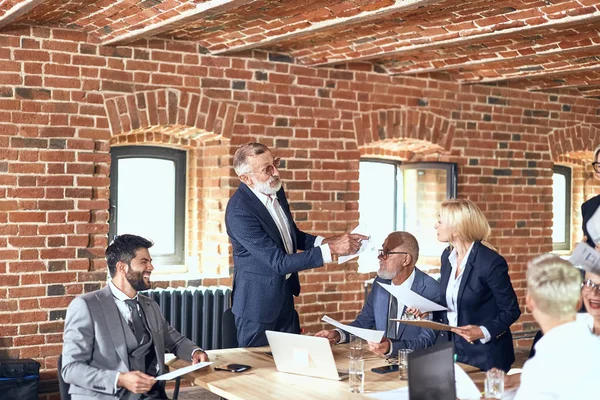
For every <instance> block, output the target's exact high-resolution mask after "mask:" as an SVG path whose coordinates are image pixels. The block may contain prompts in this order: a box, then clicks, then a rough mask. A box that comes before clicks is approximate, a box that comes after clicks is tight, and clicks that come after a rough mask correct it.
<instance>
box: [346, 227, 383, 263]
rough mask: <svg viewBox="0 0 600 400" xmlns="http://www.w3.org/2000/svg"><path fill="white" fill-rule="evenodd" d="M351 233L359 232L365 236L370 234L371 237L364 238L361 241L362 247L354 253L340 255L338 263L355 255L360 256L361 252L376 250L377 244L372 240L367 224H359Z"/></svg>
mask: <svg viewBox="0 0 600 400" xmlns="http://www.w3.org/2000/svg"><path fill="white" fill-rule="evenodd" d="M350 233H358V234H359V235H364V236H368V237H369V239H368V240H362V241H361V242H360V249H358V251H357V252H356V253H354V254H350V255H349V256H340V257H338V264H343V263H345V262H346V261H348V260H352V259H353V258H355V257H358V256H359V255H360V253H362V252H363V251H368V250H371V251H374V249H375V246H374V245H373V243H372V241H371V235H369V233H368V232H367V228H366V227H365V226H362V225H358V226H357V227H356V228H355V229H354V230H353V231H352V232H350Z"/></svg>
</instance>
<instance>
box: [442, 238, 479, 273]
mask: <svg viewBox="0 0 600 400" xmlns="http://www.w3.org/2000/svg"><path fill="white" fill-rule="evenodd" d="M473 244H475V242H472V243H471V245H470V246H469V250H467V252H466V253H465V257H464V258H463V259H462V263H461V264H460V266H461V267H463V268H461V270H463V269H464V266H465V265H466V264H467V261H468V260H469V256H470V255H471V250H473ZM456 257H457V256H456V247H455V248H453V249H452V252H451V253H450V255H449V256H448V261H450V265H451V266H452V269H456V267H457V265H456Z"/></svg>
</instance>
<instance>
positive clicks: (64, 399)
mask: <svg viewBox="0 0 600 400" xmlns="http://www.w3.org/2000/svg"><path fill="white" fill-rule="evenodd" d="M56 367H57V368H58V390H59V393H60V400H71V395H70V394H69V384H68V383H67V382H65V381H64V380H63V377H62V374H61V373H60V371H61V370H62V354H61V355H60V356H58V365H57V366H56Z"/></svg>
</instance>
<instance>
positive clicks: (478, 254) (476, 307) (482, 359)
mask: <svg viewBox="0 0 600 400" xmlns="http://www.w3.org/2000/svg"><path fill="white" fill-rule="evenodd" d="M435 229H436V230H437V238H438V240H439V241H440V242H448V243H449V244H450V246H449V247H448V248H447V249H446V250H445V251H444V253H443V254H442V259H441V261H442V265H441V271H440V272H441V281H440V289H441V293H440V304H441V305H443V306H445V307H448V308H449V310H450V311H448V312H445V313H443V316H442V322H444V323H447V324H449V325H452V326H454V327H455V328H453V329H452V333H448V332H443V333H442V334H441V335H440V336H441V337H442V338H444V337H445V338H446V340H453V341H454V351H455V352H456V354H457V356H458V361H459V362H463V363H465V364H469V365H473V366H475V367H478V368H480V369H481V370H483V371H487V370H489V369H491V368H493V367H496V368H500V369H502V370H504V371H508V370H509V369H510V366H511V364H512V363H513V361H514V360H515V356H514V348H513V341H512V335H511V332H510V326H511V325H512V324H513V323H514V322H515V321H516V320H517V319H518V318H519V316H520V315H521V311H520V310H519V304H518V301H517V296H516V295H515V291H514V290H513V287H512V284H511V282H510V278H509V276H508V265H507V264H506V260H505V259H504V257H502V256H501V255H500V254H498V253H497V252H496V250H495V249H493V248H492V247H491V246H490V245H488V244H487V243H486V242H485V239H487V237H488V236H489V234H490V231H491V229H490V225H489V223H488V221H487V220H486V218H485V216H484V215H483V213H482V212H481V210H480V209H479V207H477V206H476V205H475V204H474V203H473V202H472V201H470V200H466V199H453V200H446V201H444V202H443V203H442V206H441V211H440V219H439V221H438V222H437V223H436V225H435ZM442 340H443V339H442Z"/></svg>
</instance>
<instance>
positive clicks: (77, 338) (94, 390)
mask: <svg viewBox="0 0 600 400" xmlns="http://www.w3.org/2000/svg"><path fill="white" fill-rule="evenodd" d="M138 301H139V304H140V307H141V308H142V309H143V311H144V314H145V315H146V319H147V322H148V326H149V328H150V334H151V335H152V340H153V344H154V350H155V351H156V355H157V359H158V364H159V373H160V374H162V373H163V372H164V370H165V365H164V354H165V350H167V351H169V352H172V353H174V354H175V355H176V356H177V357H179V358H181V359H184V360H191V355H192V352H193V351H194V350H195V349H197V348H199V347H198V346H196V345H195V344H194V343H193V342H192V341H191V340H189V339H186V338H185V337H184V336H183V335H181V334H180V333H179V332H177V331H176V330H175V329H173V328H172V327H171V326H170V325H169V323H168V322H167V321H166V320H165V319H164V318H163V316H162V315H161V313H160V309H159V308H158V304H156V302H155V301H154V300H152V299H150V298H148V297H146V296H143V295H141V294H138ZM120 318H121V317H120V315H119V309H118V308H117V305H116V304H115V301H114V297H113V295H112V293H111V291H110V288H109V287H108V286H106V287H104V288H103V289H100V290H97V291H95V292H92V293H87V294H85V295H83V296H79V297H77V298H75V299H74V300H73V301H72V302H71V304H70V305H69V307H68V309H67V316H66V319H65V330H64V345H63V352H62V363H63V364H62V370H61V373H62V376H63V379H64V380H65V382H67V383H69V384H70V385H71V386H70V388H69V393H70V394H71V395H73V397H74V398H78V397H80V396H81V397H94V398H98V399H115V398H119V397H120V396H121V395H122V394H123V392H124V390H121V391H119V392H118V393H117V392H115V388H114V387H115V379H116V376H117V372H128V371H129V356H128V354H127V345H126V344H125V331H124V327H123V324H122V323H121V320H120ZM81 397H80V398H81Z"/></svg>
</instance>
